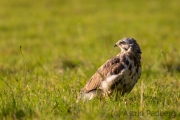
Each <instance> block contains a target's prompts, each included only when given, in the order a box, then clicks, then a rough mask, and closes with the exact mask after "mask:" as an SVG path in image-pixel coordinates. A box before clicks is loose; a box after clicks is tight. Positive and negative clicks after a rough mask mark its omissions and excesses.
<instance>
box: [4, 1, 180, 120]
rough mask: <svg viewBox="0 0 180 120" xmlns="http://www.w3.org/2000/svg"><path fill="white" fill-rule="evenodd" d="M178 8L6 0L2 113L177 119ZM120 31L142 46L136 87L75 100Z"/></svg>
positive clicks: (23, 116) (173, 3) (13, 116)
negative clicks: (116, 94) (127, 91)
mask: <svg viewBox="0 0 180 120" xmlns="http://www.w3.org/2000/svg"><path fill="white" fill-rule="evenodd" d="M179 14H180V8H179V1H177V0H171V1H168V0H159V1H155V0H152V1H143V0H138V1H131V2H130V1H125V0H120V1H118V0H114V1H108V0H99V1H92V0H87V1H83V0H78V1H70V0H66V1H63V0H44V1H32V0H31V1H30V0H26V1H24V0H19V1H18V2H17V1H15V0H11V1H7V0H1V1H0V55H1V57H0V86H1V87H0V119H43V120H44V119H47V120H48V119H78V120H84V119H179V118H180V112H179V111H180V80H179V79H180V62H179V59H180V51H179V45H180V35H179V29H180V19H179V18H180V17H179ZM123 37H133V38H135V39H136V40H137V41H138V43H139V44H140V46H141V49H142V52H143V54H142V66H143V74H142V76H141V78H140V80H139V81H138V83H137V84H136V85H135V87H134V88H133V90H132V92H131V93H130V94H128V95H126V96H124V97H120V98H119V100H117V101H115V100H114V99H113V98H114V95H112V96H111V97H110V98H108V99H102V100H101V101H100V100H98V99H94V100H92V101H89V102H85V103H84V102H80V103H76V102H75V101H76V97H77V95H78V93H79V91H80V89H81V88H82V87H83V86H84V85H85V83H86V82H87V80H88V79H89V78H90V77H91V76H92V75H93V73H94V72H95V71H96V70H97V68H98V67H99V66H100V65H101V64H103V63H104V62H105V61H106V60H107V59H109V58H111V57H113V56H115V55H116V54H117V53H118V52H119V49H114V48H113V45H114V43H115V42H117V41H118V40H119V39H122V38H123ZM20 46H22V47H21V49H20Z"/></svg>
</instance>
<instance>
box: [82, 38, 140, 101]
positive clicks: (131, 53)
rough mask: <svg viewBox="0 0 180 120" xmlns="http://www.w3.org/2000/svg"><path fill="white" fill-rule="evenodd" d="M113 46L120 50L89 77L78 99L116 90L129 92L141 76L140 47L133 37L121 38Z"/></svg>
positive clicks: (122, 93) (85, 98)
mask: <svg viewBox="0 0 180 120" xmlns="http://www.w3.org/2000/svg"><path fill="white" fill-rule="evenodd" d="M114 47H119V48H120V49H121V52H120V53H119V54H118V55H117V56H115V57H113V58H111V59H109V60H107V61H106V62H105V63H104V64H103V65H102V66H101V67H100V68H99V69H98V70H97V71H96V73H95V74H94V75H93V76H92V77H91V78H90V80H89V81H88V82H87V84H86V85H85V86H84V88H82V90H81V92H80V97H79V98H80V99H83V100H91V99H93V98H94V97H97V96H109V95H110V94H112V93H113V91H116V92H117V93H120V94H121V95H122V96H123V95H124V94H125V93H127V94H128V93H129V92H130V91H131V90H132V88H133V87H134V85H135V84H136V83H137V81H138V79H139V78H140V76H141V53H142V52H141V49H140V46H139V45H138V43H137V42H136V40H135V39H134V38H123V39H122V40H119V41H118V42H117V43H116V44H115V45H114Z"/></svg>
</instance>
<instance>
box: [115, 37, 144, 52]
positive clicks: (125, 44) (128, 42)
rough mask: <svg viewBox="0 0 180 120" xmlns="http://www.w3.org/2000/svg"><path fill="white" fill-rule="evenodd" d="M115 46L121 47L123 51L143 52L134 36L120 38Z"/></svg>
mask: <svg viewBox="0 0 180 120" xmlns="http://www.w3.org/2000/svg"><path fill="white" fill-rule="evenodd" d="M114 47H119V48H121V51H122V52H124V51H125V52H134V53H139V54H141V53H142V52H141V49H140V47H139V45H138V44H137V42H136V40H135V39H134V38H123V39H122V40H119V41H118V42H117V43H116V44H115V45H114Z"/></svg>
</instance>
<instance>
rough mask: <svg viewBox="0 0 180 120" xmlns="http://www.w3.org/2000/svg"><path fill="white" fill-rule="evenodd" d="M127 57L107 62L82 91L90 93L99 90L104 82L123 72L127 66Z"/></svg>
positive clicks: (115, 58)
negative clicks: (124, 63)
mask: <svg viewBox="0 0 180 120" xmlns="http://www.w3.org/2000/svg"><path fill="white" fill-rule="evenodd" d="M124 59H125V56H116V57H114V58H112V59H110V60H108V61H106V62H105V63H104V64H103V65H102V66H101V67H100V68H99V69H98V71H97V72H96V73H95V74H94V75H93V76H92V77H91V78H90V80H89V81H88V83H87V84H86V86H85V87H84V88H83V89H82V90H81V91H82V92H85V93H87V92H89V91H92V90H94V89H98V88H99V87H100V85H101V83H102V81H103V80H105V79H106V78H107V77H109V76H110V75H117V74H119V73H121V72H122V71H123V69H124V68H125V66H124V65H123V61H124Z"/></svg>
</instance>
